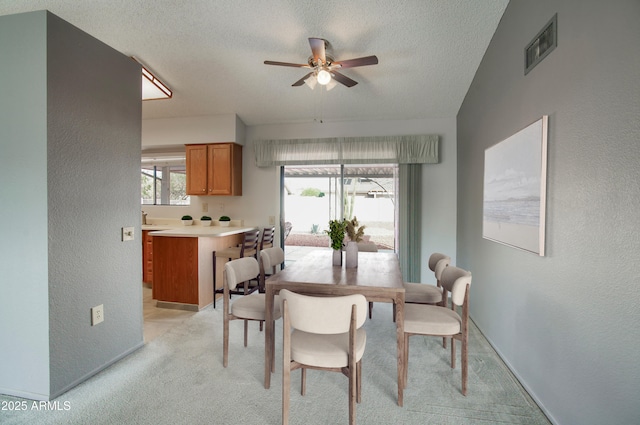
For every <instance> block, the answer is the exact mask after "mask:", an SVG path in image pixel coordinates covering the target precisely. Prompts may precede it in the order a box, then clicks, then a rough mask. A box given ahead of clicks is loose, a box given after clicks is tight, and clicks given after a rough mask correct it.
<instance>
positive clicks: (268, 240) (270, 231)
mask: <svg viewBox="0 0 640 425" xmlns="http://www.w3.org/2000/svg"><path fill="white" fill-rule="evenodd" d="M275 234H276V226H271V227H265V228H264V229H262V238H261V239H260V251H262V250H263V249H265V248H269V247H272V246H273V238H274V237H275Z"/></svg>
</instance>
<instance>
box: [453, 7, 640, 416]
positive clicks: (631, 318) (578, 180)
mask: <svg viewBox="0 0 640 425" xmlns="http://www.w3.org/2000/svg"><path fill="white" fill-rule="evenodd" d="M556 12H557V13H558V40H559V41H558V47H557V48H556V50H555V51H553V52H552V53H551V54H550V55H549V56H548V57H547V58H546V59H544V60H543V61H542V62H541V63H540V64H539V65H538V66H537V67H536V68H534V69H533V70H532V71H531V72H530V73H529V74H528V75H526V76H525V75H524V71H523V49H524V47H525V45H526V44H527V43H528V42H529V41H530V40H531V39H532V38H533V37H534V36H535V35H536V33H537V32H538V31H539V30H540V29H541V28H542V27H543V26H544V25H545V24H546V23H547V21H548V20H549V19H550V18H551V17H552V16H553V15H554V13H556ZM639 20H640V2H638V1H637V0H616V1H610V2H602V1H598V0H590V1H584V0H553V1H552V0H542V1H537V2H531V1H522V0H512V1H511V2H510V4H509V6H508V7H507V9H506V11H505V14H504V16H503V18H502V21H501V22H500V25H499V26H498V29H497V31H496V33H495V35H494V38H493V40H492V42H491V44H490V46H489V48H488V50H487V52H486V54H485V57H484V59H483V61H482V64H481V66H480V67H479V69H478V71H477V73H476V76H475V79H474V81H473V83H472V85H471V87H470V89H469V92H468V94H467V96H466V98H465V101H464V103H463V105H462V107H461V109H460V111H459V114H458V132H457V134H458V243H457V247H458V264H459V265H460V266H462V267H465V268H468V269H469V270H471V271H472V272H473V284H472V288H471V316H472V318H473V320H474V321H475V322H476V323H477V325H478V326H479V327H480V329H481V330H482V332H483V333H484V334H485V335H486V337H487V338H488V339H489V340H490V341H491V343H492V344H493V345H494V347H495V348H496V349H497V350H498V352H499V353H500V355H501V356H502V357H503V358H504V359H505V361H506V362H507V363H508V364H509V365H510V367H511V368H512V370H513V371H514V372H515V373H516V374H517V376H518V377H519V379H520V380H521V382H522V383H523V384H524V385H525V387H526V388H527V389H528V390H529V391H530V393H531V394H532V395H533V396H534V398H535V399H536V400H537V401H538V402H539V404H540V405H541V406H542V407H543V409H544V410H545V411H546V412H547V414H548V415H549V416H550V417H551V419H552V420H553V422H554V423H557V424H563V425H572V424H581V425H583V424H597V425H600V424H605V423H606V424H631V423H638V422H639V421H640V405H639V404H638V394H639V390H640V384H639V382H640V362H639V361H638V358H639V357H638V353H639V352H640V314H639V313H638V312H639V311H640V310H639V308H638V304H639V303H640V285H639V283H640V264H639V262H638V257H639V255H640V234H639V226H638V225H639V218H640V212H639V211H640V184H639V183H638V180H639V179H640V167H639V166H638V165H640V119H639V117H640V83H639V82H638V77H639V76H640V55H639V50H638V46H640V25H639V24H638V21H639ZM543 114H547V115H549V122H550V129H549V145H548V186H547V216H546V217H547V228H546V256H545V257H538V256H536V255H534V254H530V253H526V252H523V251H519V250H516V249H513V248H509V247H507V246H503V245H500V244H497V243H494V242H491V241H487V240H483V239H482V196H483V195H482V191H483V188H482V181H483V160H484V150H485V149H486V148H488V147H490V146H492V145H494V144H495V143H498V142H500V141H501V140H504V139H505V138H507V137H509V136H511V135H512V134H514V133H516V132H517V131H518V130H520V129H522V128H524V127H525V126H527V125H528V124H530V123H532V122H533V121H535V120H536V119H538V118H539V117H540V116H542V115H543ZM471 349H472V350H473V348H471ZM471 391H473V388H471Z"/></svg>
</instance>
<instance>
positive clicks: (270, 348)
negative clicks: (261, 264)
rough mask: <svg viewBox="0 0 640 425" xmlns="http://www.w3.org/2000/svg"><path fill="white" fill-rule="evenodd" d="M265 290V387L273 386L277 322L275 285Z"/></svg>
mask: <svg viewBox="0 0 640 425" xmlns="http://www.w3.org/2000/svg"><path fill="white" fill-rule="evenodd" d="M266 286H267V287H266V290H265V302H266V303H267V304H266V306H265V331H264V387H265V389H269V387H270V386H271V366H272V364H273V361H274V357H275V353H274V348H275V341H274V340H275V329H274V326H275V324H274V323H273V292H274V291H273V287H272V286H271V285H268V284H267V285H266Z"/></svg>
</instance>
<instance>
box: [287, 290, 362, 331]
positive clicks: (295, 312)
mask: <svg viewBox="0 0 640 425" xmlns="http://www.w3.org/2000/svg"><path fill="white" fill-rule="evenodd" d="M284 300H287V310H288V316H289V319H290V321H291V327H292V328H294V329H298V330H301V331H303V332H309V333H314V334H340V333H346V332H349V327H350V325H351V310H352V306H353V305H354V304H355V306H356V329H357V328H360V327H362V325H364V322H365V320H366V319H367V304H368V303H367V299H366V298H365V297H364V295H362V294H354V295H344V296H340V297H311V296H308V295H301V294H296V293H295V292H291V291H289V290H287V289H283V290H282V291H280V302H282V303H283V302H284Z"/></svg>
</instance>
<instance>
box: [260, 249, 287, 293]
mask: <svg viewBox="0 0 640 425" xmlns="http://www.w3.org/2000/svg"><path fill="white" fill-rule="evenodd" d="M283 266H284V251H283V250H282V248H280V247H279V246H273V247H271V248H266V249H262V250H260V289H259V290H260V292H264V282H265V281H266V280H267V278H268V277H269V276H272V275H274V274H276V273H277V272H278V270H282V267H283Z"/></svg>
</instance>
